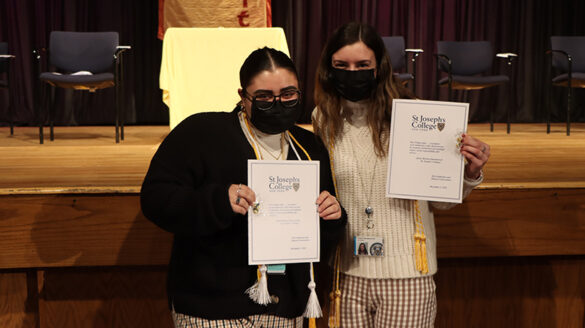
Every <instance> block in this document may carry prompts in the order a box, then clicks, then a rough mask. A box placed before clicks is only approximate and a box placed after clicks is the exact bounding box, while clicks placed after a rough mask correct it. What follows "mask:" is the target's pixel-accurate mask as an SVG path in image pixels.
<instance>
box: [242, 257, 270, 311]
mask: <svg viewBox="0 0 585 328" xmlns="http://www.w3.org/2000/svg"><path fill="white" fill-rule="evenodd" d="M258 270H259V271H260V277H259V279H258V280H257V281H256V283H255V284H254V285H253V286H252V287H250V288H248V289H247V290H246V294H248V295H249V296H250V298H251V299H252V300H253V301H254V302H256V303H258V304H260V305H268V304H270V303H271V302H272V299H271V298H270V294H269V293H268V280H267V278H266V270H267V269H266V265H261V266H260V268H258Z"/></svg>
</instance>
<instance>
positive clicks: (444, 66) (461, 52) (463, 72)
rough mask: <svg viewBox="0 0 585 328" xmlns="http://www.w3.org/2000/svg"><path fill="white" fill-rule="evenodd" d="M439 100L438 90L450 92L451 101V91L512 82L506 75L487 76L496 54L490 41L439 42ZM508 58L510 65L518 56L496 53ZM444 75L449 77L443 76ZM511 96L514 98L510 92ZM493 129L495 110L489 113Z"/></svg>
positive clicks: (477, 88) (437, 56)
mask: <svg viewBox="0 0 585 328" xmlns="http://www.w3.org/2000/svg"><path fill="white" fill-rule="evenodd" d="M435 56H436V59H437V73H436V76H437V84H436V86H437V90H436V93H437V98H438V97H439V87H447V88H448V89H449V100H451V94H452V90H481V89H485V88H490V87H494V86H498V85H503V84H506V83H508V82H509V81H510V78H509V77H508V76H507V75H488V74H489V72H490V71H491V69H492V62H493V58H494V53H493V50H492V45H491V43H490V42H489V41H439V42H437V54H435ZM496 56H497V57H500V58H505V59H507V61H508V65H511V64H512V61H513V60H514V58H516V57H517V55H516V54H513V53H501V54H497V55H496ZM441 72H443V73H447V76H445V77H441ZM509 97H510V98H511V97H512V93H511V92H510V94H509ZM510 107H511V106H510V105H508V109H507V120H506V121H507V132H508V133H510ZM493 130H494V113H493V107H492V109H491V110H490V131H493Z"/></svg>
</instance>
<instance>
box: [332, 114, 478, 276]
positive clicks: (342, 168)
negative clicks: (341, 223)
mask: <svg viewBox="0 0 585 328" xmlns="http://www.w3.org/2000/svg"><path fill="white" fill-rule="evenodd" d="M345 106H352V111H353V115H352V117H351V120H350V122H348V121H346V122H345V123H344V132H343V137H342V138H340V139H336V140H335V146H334V153H333V166H334V169H335V177H336V180H337V188H338V199H339V201H340V203H341V205H342V206H343V207H344V208H345V210H346V211H347V214H348V227H347V229H346V236H345V238H344V240H343V243H342V255H341V259H342V260H341V272H343V273H345V274H348V275H353V276H358V277H364V278H394V279H396V278H411V277H418V276H421V275H422V274H421V273H420V272H418V271H417V270H416V265H415V257H414V233H415V213H416V210H415V208H414V201H411V200H404V199H396V198H386V196H385V193H386V177H387V157H384V158H379V157H377V156H376V154H375V152H374V145H373V143H372V136H371V132H370V129H369V127H368V126H367V124H366V120H365V109H364V108H363V106H360V104H358V103H346V104H345ZM481 181H482V178H480V179H478V180H477V181H465V182H464V187H463V192H464V193H463V195H464V197H466V196H467V195H468V194H469V193H470V192H471V190H472V189H473V188H474V187H475V186H477V185H479V184H480V183H481ZM368 205H370V206H371V207H372V208H373V209H374V212H373V214H372V216H371V218H372V219H373V222H374V227H373V228H372V229H369V230H368V229H367V227H366V218H367V215H366V213H365V208H366V206H368ZM419 205H420V211H421V217H422V222H423V225H424V232H425V234H426V237H427V258H428V267H429V273H428V274H429V275H432V274H434V273H436V272H437V252H436V236H435V225H434V219H433V213H432V210H431V207H435V208H439V209H447V208H449V207H453V206H455V204H451V203H435V202H433V203H429V202H426V201H419ZM354 236H370V237H383V238H384V252H385V256H384V257H370V256H354V255H353V237H354Z"/></svg>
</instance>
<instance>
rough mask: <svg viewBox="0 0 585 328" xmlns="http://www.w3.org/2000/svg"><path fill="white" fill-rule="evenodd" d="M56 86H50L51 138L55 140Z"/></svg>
mask: <svg viewBox="0 0 585 328" xmlns="http://www.w3.org/2000/svg"><path fill="white" fill-rule="evenodd" d="M55 92H56V91H55V87H53V86H51V87H49V111H48V112H49V140H51V141H54V140H55V133H54V131H53V126H54V120H55V119H54V117H55Z"/></svg>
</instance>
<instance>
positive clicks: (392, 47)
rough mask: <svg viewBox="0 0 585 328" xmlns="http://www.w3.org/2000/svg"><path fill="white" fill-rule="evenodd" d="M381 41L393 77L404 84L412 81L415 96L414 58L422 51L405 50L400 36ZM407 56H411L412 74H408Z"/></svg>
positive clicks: (388, 37) (383, 38)
mask: <svg viewBox="0 0 585 328" xmlns="http://www.w3.org/2000/svg"><path fill="white" fill-rule="evenodd" d="M382 40H383V41H384V45H385V46H386V51H387V52H388V56H389V57H390V63H391V64H392V71H393V72H394V76H395V77H396V78H397V79H398V80H399V81H400V82H402V83H404V84H406V83H408V82H409V81H412V92H413V93H414V94H416V83H415V82H416V81H415V78H416V58H417V57H418V55H420V54H421V53H423V52H424V51H423V50H422V49H405V45H404V38H403V37H402V36H384V37H382ZM409 54H410V55H411V56H410V57H411V58H410V60H411V61H412V74H411V73H409V72H408V63H407V62H408V55H409ZM400 72H402V73H400Z"/></svg>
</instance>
